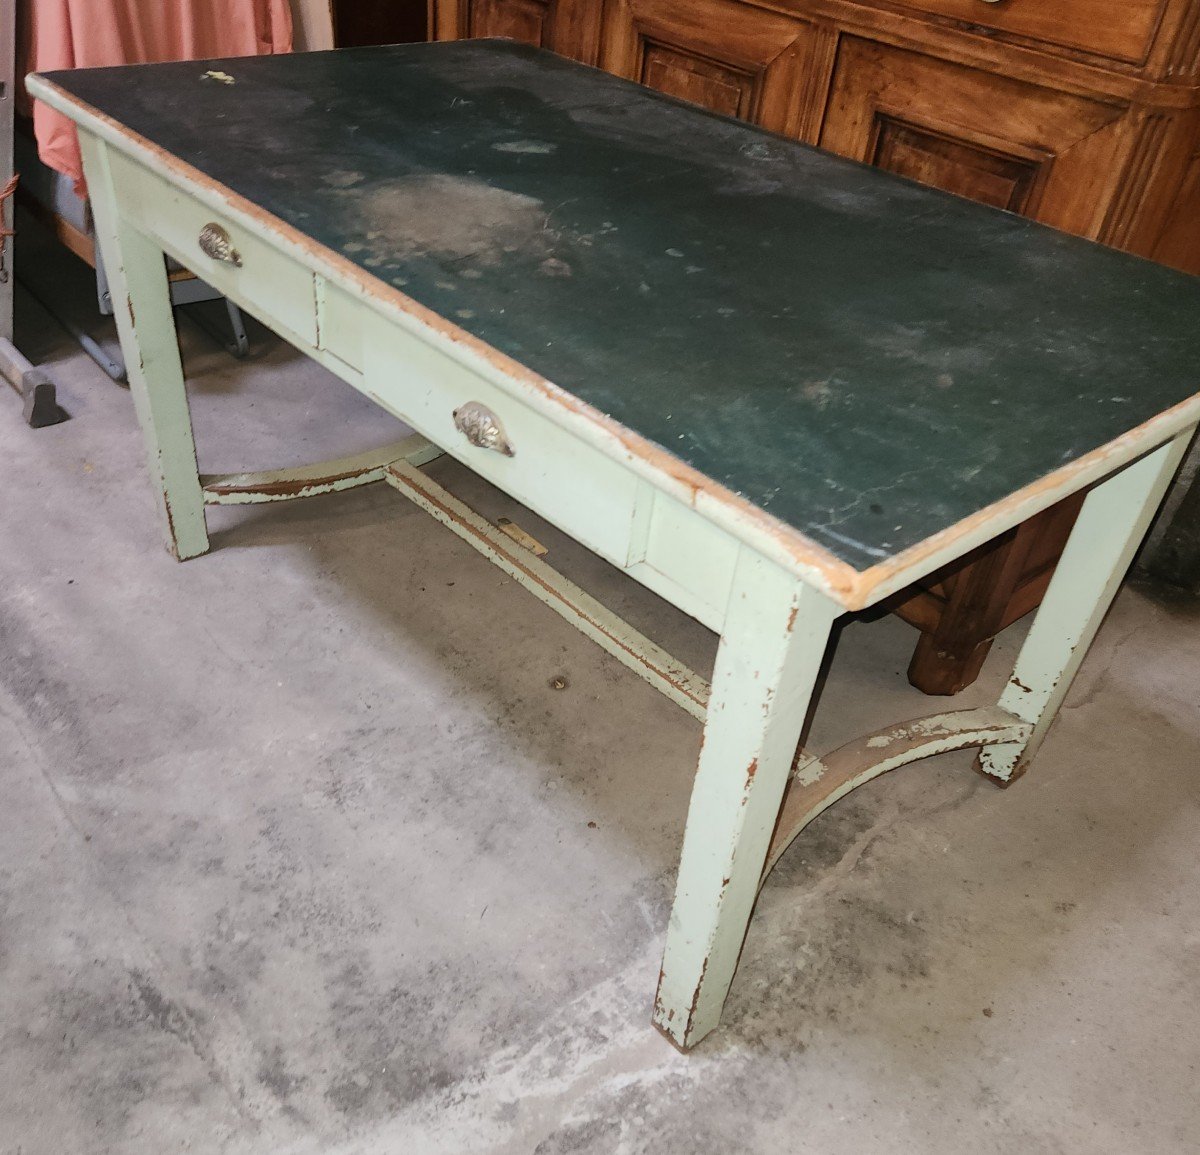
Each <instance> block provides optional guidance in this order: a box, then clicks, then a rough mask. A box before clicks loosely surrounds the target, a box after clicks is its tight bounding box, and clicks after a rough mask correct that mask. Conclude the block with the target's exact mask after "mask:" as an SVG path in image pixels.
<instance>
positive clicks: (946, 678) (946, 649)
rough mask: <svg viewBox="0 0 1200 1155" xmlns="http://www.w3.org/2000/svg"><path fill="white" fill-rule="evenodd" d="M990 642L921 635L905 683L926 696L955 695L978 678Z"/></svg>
mask: <svg viewBox="0 0 1200 1155" xmlns="http://www.w3.org/2000/svg"><path fill="white" fill-rule="evenodd" d="M993 640H994V639H993V638H984V639H983V641H981V642H973V641H972V640H971V639H970V638H969V637H967V638H961V637H953V636H951V637H944V636H942V634H940V633H934V634H922V635H921V638H920V640H919V641H918V642H917V648H916V649H915V650H914V651H913V656H912V661H911V662H909V664H908V680H909V682H911V683H912V685H914V686H916V687H917V689H918V690H920V691H921V692H922V693H925V694H945V695H949V694H957V693H958V692H959V691H960V690H963V689H965V688H966V687H967V686H969V685H970V684H971V683H972V682H973V681H975V679H976V678H978V677H979V671H980V670H981V669H983V662H984V659H985V658H986V657H987V656H988V651H989V650H990V649H991V648H992V642H993Z"/></svg>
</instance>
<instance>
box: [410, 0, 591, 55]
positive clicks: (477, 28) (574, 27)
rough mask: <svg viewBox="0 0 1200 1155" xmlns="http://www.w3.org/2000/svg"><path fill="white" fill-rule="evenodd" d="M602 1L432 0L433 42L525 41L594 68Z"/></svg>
mask: <svg viewBox="0 0 1200 1155" xmlns="http://www.w3.org/2000/svg"><path fill="white" fill-rule="evenodd" d="M599 5H600V0H432V3H431V5H430V11H431V13H432V31H431V38H432V39H434V40H464V39H466V38H467V37H477V38H484V37H489V36H499V37H505V38H507V39H509V40H519V41H521V42H522V43H524V44H533V45H535V46H536V47H538V48H548V49H550V51H552V52H557V53H559V54H560V55H562V56H571V57H574V58H575V59H576V60H582V61H583V62H584V63H586V64H592V63H594V62H595V58H596V35H597V32H598V30H599V23H600V21H599Z"/></svg>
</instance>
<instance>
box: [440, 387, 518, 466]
mask: <svg viewBox="0 0 1200 1155" xmlns="http://www.w3.org/2000/svg"><path fill="white" fill-rule="evenodd" d="M454 426H455V428H456V429H457V430H458V431H459V432H460V433H462V434H463V435H464V436H465V437H466V439H467V440H468V441H469V442H470V443H471V444H472V445H476V446H478V447H479V448H480V449H494V450H495V451H496V452H497V453H503V454H504V456H505V457H512V456H513V455H514V454H515V453H516V450H515V449H513V447H512V446H511V445H510V444H509V441H508V437H507V436H506V435H505V433H504V426H503V425H501V424H500V418H499V417H497V416H496V415H495V414H494V413H493V412H492V411H491V410H490V409H489V408H488V407H487V406H486V405H481V404H480V403H479V402H478V401H468V402H467V403H466V404H465V405H460V406H459V407H458V408H457V409H456V410H455V411H454Z"/></svg>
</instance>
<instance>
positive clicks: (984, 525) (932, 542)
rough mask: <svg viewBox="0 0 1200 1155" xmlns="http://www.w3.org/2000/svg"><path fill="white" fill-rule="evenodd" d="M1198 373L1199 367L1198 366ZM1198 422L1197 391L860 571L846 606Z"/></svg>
mask: <svg viewBox="0 0 1200 1155" xmlns="http://www.w3.org/2000/svg"><path fill="white" fill-rule="evenodd" d="M1197 373H1198V376H1200V369H1198V370H1197ZM1198 422H1200V393H1197V394H1195V395H1194V396H1192V397H1189V398H1188V399H1187V400H1186V401H1181V402H1180V403H1179V404H1178V405H1174V406H1172V407H1171V408H1170V409H1166V410H1164V411H1163V412H1162V413H1159V414H1158V415H1157V416H1155V417H1152V418H1150V420H1149V421H1145V422H1143V423H1142V424H1141V425H1139V426H1137V427H1136V428H1134V429H1131V430H1130V431H1129V432H1128V433H1124V434H1122V435H1121V436H1120V437H1117V438H1115V439H1114V440H1112V441H1109V442H1107V443H1106V444H1104V445H1101V446H1100V447H1099V448H1097V449H1093V450H1092V451H1091V452H1090V453H1085V454H1084V455H1083V456H1082V457H1077V458H1076V459H1075V460H1074V461H1071V462H1068V463H1067V464H1066V465H1064V466H1062V467H1061V468H1059V469H1056V470H1055V471H1054V472H1053V473H1048V474H1047V475H1046V476H1045V477H1042V478H1039V479H1038V480H1037V481H1035V482H1032V483H1031V484H1029V485H1027V486H1025V487H1024V488H1022V489H1019V490H1017V491H1016V492H1014V493H1011V494H1009V496H1008V497H1005V498H1002V499H1001V500H1000V501H997V502H993V503H992V504H991V505H988V506H984V508H983V509H981V510H978V511H977V512H976V513H973V514H971V516H970V517H966V518H964V519H963V520H962V521H958V522H956V523H955V524H954V525H951V526H947V527H946V528H945V529H943V530H940V531H939V532H938V533H935V534H933V535H932V536H931V537H928V538H926V539H925V540H924V541H922V542H918V543H917V544H916V545H913V546H910V547H909V548H908V549H906V550H903V551H902V552H901V553H898V554H896V556H895V557H892V558H888V559H887V560H886V561H882V562H880V563H879V564H877V565H874V566H872V567H871V568H870V569H867V570H864V571H862V573H861V574H859V575H858V580H857V582H856V583H855V585H854V588H853V591H852V593H851V599H852V603H853V604H850V605H849V606H848V608H850V609H862V608H865V607H866V606H870V605H874V604H875V603H876V602H878V601H882V600H883V599H884V598H886V597H889V596H890V595H891V594H894V593H896V592H898V591H899V590H902V589H904V588H905V587H906V586H909V585H911V584H912V583H913V582H914V581H917V580H918V579H920V578H922V577H924V576H925V575H926V574H929V573H932V572H933V571H934V570H937V569H940V568H941V567H942V566H944V565H946V564H947V563H948V562H951V561H953V560H955V559H956V558H958V557H961V556H962V555H963V554H965V553H968V552H969V551H970V550H972V549H974V548H975V547H976V546H978V545H982V544H983V543H984V542H987V541H990V540H991V539H992V538H994V537H996V536H998V535H999V534H1001V533H1004V532H1005V531H1006V530H1009V529H1011V528H1012V527H1013V526H1015V525H1019V524H1020V523H1021V522H1023V521H1028V520H1029V518H1031V517H1032V516H1033V515H1034V514H1037V513H1041V512H1042V510H1044V509H1049V508H1050V506H1052V505H1054V504H1056V503H1057V502H1059V501H1061V500H1062V499H1063V498H1065V497H1069V496H1070V495H1071V494H1072V493H1077V492H1079V490H1081V489H1085V488H1087V487H1088V486H1089V485H1093V484H1094V483H1095V482H1097V481H1100V480H1102V479H1103V478H1105V477H1107V476H1109V475H1110V474H1112V473H1116V472H1117V471H1118V470H1120V469H1122V468H1124V467H1125V466H1126V465H1130V464H1131V463H1132V462H1134V461H1136V460H1137V459H1138V458H1139V457H1144V456H1145V455H1146V454H1147V453H1152V452H1153V451H1154V450H1155V449H1157V448H1159V446H1161V445H1165V444H1166V443H1167V442H1168V441H1170V440H1171V439H1172V438H1174V437H1176V436H1177V435H1178V434H1180V433H1182V432H1183V431H1185V430H1187V429H1188V428H1191V427H1194V426H1195V425H1196V424H1197V423H1198Z"/></svg>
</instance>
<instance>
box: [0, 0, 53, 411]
mask: <svg viewBox="0 0 1200 1155" xmlns="http://www.w3.org/2000/svg"><path fill="white" fill-rule="evenodd" d="M15 83H16V5H14V4H5V5H4V11H3V15H2V16H0V188H3V189H4V190H5V193H6V195H5V197H4V198H3V199H0V375H3V377H4V379H5V380H6V381H7V382H8V383H9V385H11V386H12V387H13V389H15V390H16V391H17V393H18V394H19V395H20V396H21V399H22V402H23V411H24V417H25V421H26V422H27V424H29V425H31V426H32V427H33V428H35V429H39V428H41V427H42V426H45V425H57V424H58V422H60V421H62V420H63V419H64V418H65V417H66V414H65V413H64V412H63V411H62V410H61V409H60V408H59V407H58V402H57V398H56V396H55V387H54V382H53V381H51V380H50V378H49V377H48V376H46V374H45V373H44V372H43V371H42V370H41V369H38V368H36V367H35V366H34V365H32V364H30V362H29V361H28V360H27V359H26V358H25V357H23V356H22V355H21V352H20V350H19V349H17V347H16V346H15V345H14V344H13V276H12V261H13V243H12V242H13V238H12V229H11V227H10V225H9V221H10V219H11V216H10V212H11V210H9V208H8V204H9V201H10V200H11V196H12V193H13V191H14V190H15V189H16V181H15V175H14V173H13V115H14V109H15V95H16V94H15V91H14V86H15Z"/></svg>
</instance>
